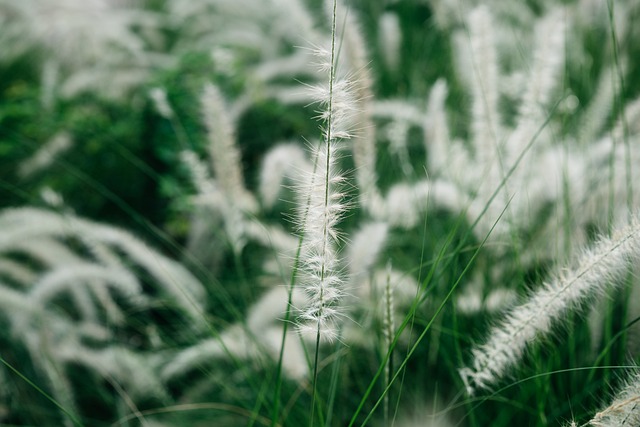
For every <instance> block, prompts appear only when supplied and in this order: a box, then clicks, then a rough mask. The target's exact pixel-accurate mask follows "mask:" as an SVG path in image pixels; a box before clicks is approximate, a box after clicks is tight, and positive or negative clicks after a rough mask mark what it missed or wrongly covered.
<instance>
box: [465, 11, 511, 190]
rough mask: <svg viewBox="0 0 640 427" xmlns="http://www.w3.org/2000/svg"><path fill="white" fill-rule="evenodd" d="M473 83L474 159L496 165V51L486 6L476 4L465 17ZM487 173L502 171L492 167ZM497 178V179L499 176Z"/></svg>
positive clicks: (500, 133)
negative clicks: (467, 26)
mask: <svg viewBox="0 0 640 427" xmlns="http://www.w3.org/2000/svg"><path fill="white" fill-rule="evenodd" d="M468 25H469V40H470V44H471V61H472V69H473V84H472V85H471V90H472V96H473V104H472V114H471V117H472V122H471V133H472V135H473V141H472V145H473V147H474V149H475V156H476V159H478V160H479V161H480V163H481V164H483V165H491V164H495V163H496V162H497V161H499V159H496V158H495V156H496V155H499V149H498V147H499V144H500V142H501V135H502V131H501V130H500V123H499V117H500V116H499V114H498V98H499V89H498V77H499V71H498V53H497V51H496V40H495V34H494V24H493V17H492V16H491V13H490V12H489V10H488V8H487V7H486V6H478V7H477V8H475V9H474V10H473V11H472V12H471V13H470V14H469V17H468ZM486 172H488V173H502V172H503V171H500V170H499V169H498V168H491V170H489V171H486ZM498 181H499V179H498Z"/></svg>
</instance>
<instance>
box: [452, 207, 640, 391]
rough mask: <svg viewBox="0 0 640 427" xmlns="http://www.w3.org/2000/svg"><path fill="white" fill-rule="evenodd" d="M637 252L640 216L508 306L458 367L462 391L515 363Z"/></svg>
mask: <svg viewBox="0 0 640 427" xmlns="http://www.w3.org/2000/svg"><path fill="white" fill-rule="evenodd" d="M639 258H640V221H639V220H638V219H637V218H635V219H634V220H633V221H632V222H631V223H630V225H628V226H627V227H625V228H622V229H620V230H617V231H616V232H615V233H614V234H613V235H612V237H611V238H602V239H600V241H599V242H598V243H597V244H595V245H594V246H593V247H592V248H590V249H587V250H586V251H585V252H584V253H583V254H582V255H581V256H580V257H579V258H578V259H577V262H576V263H575V265H574V266H572V267H571V268H568V269H563V270H561V271H560V272H559V273H556V274H555V276H554V277H552V278H551V279H550V280H548V281H547V282H546V283H545V284H544V285H543V287H542V288H540V289H538V290H537V291H535V292H533V293H532V294H531V295H530V297H529V299H528V301H527V302H525V303H524V304H522V305H521V306H518V307H515V308H514V309H512V310H511V311H510V312H509V313H508V314H507V315H506V316H505V318H504V319H503V320H502V321H501V322H500V323H499V324H498V325H497V326H495V327H493V328H492V329H491V331H490V333H489V337H488V339H487V341H486V342H485V343H484V344H482V345H479V346H476V347H475V348H474V349H473V350H472V357H473V360H472V364H471V366H469V367H466V368H463V369H460V376H461V377H462V379H463V381H464V383H465V386H466V388H467V391H468V392H469V394H473V393H474V392H475V391H476V390H478V389H487V388H489V387H490V386H491V385H493V384H495V383H496V382H498V381H499V380H500V379H501V378H503V377H504V376H505V375H506V374H507V372H508V370H509V369H510V368H511V367H513V366H514V365H517V363H518V362H519V360H520V359H521V358H522V356H523V354H524V352H525V351H526V349H527V347H528V346H529V345H531V344H532V342H533V341H534V340H535V339H536V338H537V337H539V336H542V335H545V334H548V333H550V332H551V330H552V328H553V326H554V324H556V323H557V322H559V321H561V319H562V317H563V316H564V315H565V314H566V312H567V311H569V310H573V309H576V308H578V307H580V306H582V305H584V304H586V303H588V302H590V300H593V299H594V298H596V297H597V296H598V295H600V294H602V293H603V292H604V291H606V290H607V289H611V288H614V287H616V286H620V285H621V283H623V281H624V277H625V275H626V273H627V271H628V268H629V266H630V263H632V262H637V260H638V259H639Z"/></svg>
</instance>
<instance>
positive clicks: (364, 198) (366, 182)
mask: <svg viewBox="0 0 640 427" xmlns="http://www.w3.org/2000/svg"><path fill="white" fill-rule="evenodd" d="M331 5H332V2H331V1H325V6H326V7H327V9H329V10H331V9H333V8H332V7H331ZM338 6H339V7H338V8H337V9H334V10H335V13H336V14H337V16H336V32H337V34H340V35H341V36H342V40H341V45H340V55H341V56H340V60H341V61H342V62H343V65H344V66H346V67H348V68H349V78H350V80H351V82H352V84H351V89H352V92H353V96H352V98H353V99H352V100H351V103H352V106H350V107H349V108H350V109H351V110H352V113H351V115H352V119H353V122H354V123H357V127H355V126H353V125H351V124H349V125H351V127H353V130H352V132H351V136H352V140H351V141H352V142H351V144H352V153H353V162H354V164H355V167H356V170H355V178H356V182H357V183H358V191H359V192H360V205H361V206H362V207H363V208H364V209H365V210H366V211H368V212H369V213H370V214H375V213H376V212H377V211H379V206H380V205H381V202H382V197H381V195H380V191H379V190H378V187H377V180H378V175H377V173H376V155H377V153H376V132H375V131H376V128H375V125H374V123H373V120H372V105H371V101H372V98H373V90H372V86H373V77H372V75H371V71H370V70H369V63H368V59H367V56H368V55H367V44H366V42H365V39H364V35H363V33H362V30H361V29H360V25H359V22H357V20H356V16H355V15H354V14H353V13H349V12H348V9H347V8H346V7H344V5H343V4H342V1H338ZM330 15H331V13H330ZM344 63H346V64H344Z"/></svg>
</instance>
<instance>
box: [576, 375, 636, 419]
mask: <svg viewBox="0 0 640 427" xmlns="http://www.w3.org/2000/svg"><path fill="white" fill-rule="evenodd" d="M588 424H589V425H591V426H594V427H619V426H637V425H640V372H638V371H634V372H633V373H632V374H631V375H630V376H629V378H628V379H627V381H626V382H625V385H624V387H622V389H621V390H620V391H619V392H618V394H617V395H616V397H615V399H614V400H613V402H611V405H609V406H608V407H606V408H605V409H603V410H602V411H600V412H598V413H597V414H596V415H595V416H594V417H593V418H592V419H591V420H589V423H588Z"/></svg>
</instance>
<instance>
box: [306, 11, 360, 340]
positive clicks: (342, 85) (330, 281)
mask: <svg viewBox="0 0 640 427" xmlns="http://www.w3.org/2000/svg"><path fill="white" fill-rule="evenodd" d="M336 7H337V2H336V1H334V2H333V13H332V22H333V23H332V43H331V48H330V49H329V50H324V49H322V48H318V49H317V50H316V53H317V55H318V56H319V58H320V63H321V66H322V67H323V69H324V70H326V71H328V85H327V86H324V87H323V86H316V87H314V88H313V92H314V97H315V99H316V100H317V101H318V102H319V104H320V108H321V110H320V112H319V118H320V119H321V120H322V121H323V122H324V124H323V126H322V132H323V141H322V143H321V144H320V145H319V146H318V147H317V148H316V149H315V152H314V156H313V158H314V159H315V165H314V170H313V173H312V174H311V175H310V176H308V177H307V180H306V182H305V183H304V184H303V186H301V187H299V188H298V189H297V191H298V195H299V200H300V203H299V210H300V216H299V217H300V221H301V224H300V231H301V233H302V236H303V248H302V253H301V255H300V259H301V261H302V265H303V268H302V272H303V274H304V276H303V279H302V280H303V282H302V283H303V287H304V289H305V292H306V293H307V295H308V297H309V305H308V306H307V307H305V309H304V310H303V311H302V313H301V314H300V316H299V329H300V331H301V332H303V334H306V333H309V334H311V335H312V336H315V337H316V341H318V342H319V341H320V340H321V339H322V340H327V341H331V340H333V339H335V338H336V337H337V336H338V333H339V327H338V326H339V325H338V318H339V317H340V310H341V307H340V300H341V298H342V296H343V294H344V292H343V289H342V285H343V279H342V277H341V276H340V272H339V265H338V264H339V258H338V253H337V250H338V249H337V243H338V229H337V225H338V222H339V221H340V219H341V218H342V216H343V215H344V213H345V210H346V205H345V203H344V201H343V196H344V194H343V193H342V191H341V189H340V186H341V184H342V183H343V181H344V177H343V176H342V175H341V174H340V173H339V171H338V164H337V163H338V157H339V150H340V147H339V143H340V141H341V140H344V139H348V138H349V137H350V133H349V131H348V125H349V124H350V119H351V116H352V114H353V111H354V108H355V107H356V104H355V101H354V98H353V94H352V83H351V82H350V81H349V80H347V79H343V78H338V76H337V70H336V67H337V62H336V61H337V56H336V52H337V47H336V40H335V37H336Z"/></svg>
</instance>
